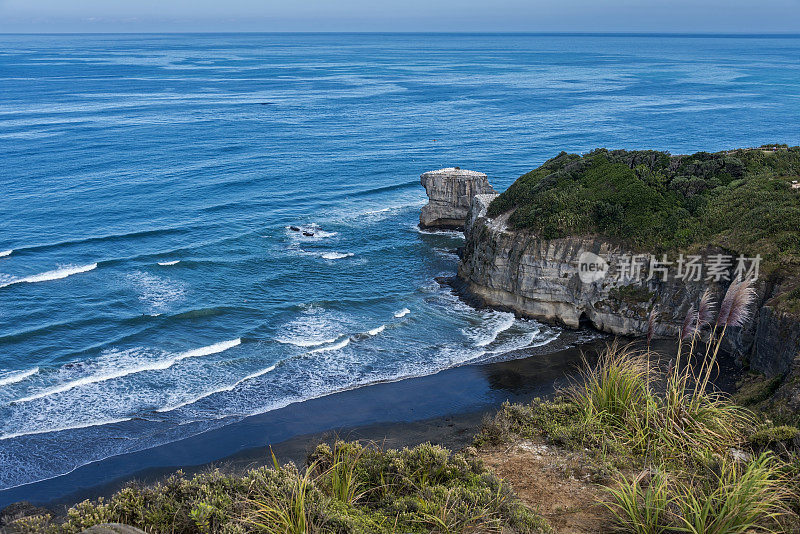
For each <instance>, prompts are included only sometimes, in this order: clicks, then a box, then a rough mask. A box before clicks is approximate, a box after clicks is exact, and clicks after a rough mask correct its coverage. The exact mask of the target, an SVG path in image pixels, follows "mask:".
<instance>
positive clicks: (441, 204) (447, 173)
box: [419, 167, 494, 230]
mask: <svg viewBox="0 0 800 534" xmlns="http://www.w3.org/2000/svg"><path fill="white" fill-rule="evenodd" d="M420 178H421V183H422V186H423V187H425V192H426V193H427V194H428V198H429V199H430V200H429V202H428V204H427V205H426V206H424V207H423V208H422V212H421V213H420V216H419V224H420V226H421V227H422V228H446V229H458V230H460V229H463V228H464V223H465V221H466V219H467V213H468V212H469V208H470V203H471V202H472V197H474V196H475V195H478V194H483V193H494V189H492V186H491V185H489V181H488V180H487V179H486V175H485V174H484V173H482V172H475V171H468V170H465V169H459V168H458V167H450V168H447V169H439V170H438V171H430V172H426V173H424V174H423V175H422V176H421V177H420Z"/></svg>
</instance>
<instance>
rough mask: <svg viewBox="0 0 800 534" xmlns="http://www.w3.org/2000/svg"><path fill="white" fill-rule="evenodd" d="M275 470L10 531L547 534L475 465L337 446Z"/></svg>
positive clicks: (193, 481)
mask: <svg viewBox="0 0 800 534" xmlns="http://www.w3.org/2000/svg"><path fill="white" fill-rule="evenodd" d="M272 460H273V462H272V465H271V466H266V467H261V468H258V469H253V470H251V471H249V472H248V473H246V474H245V475H244V476H236V475H226V474H222V473H220V472H219V471H213V472H210V473H205V474H201V475H197V476H194V477H191V478H187V477H184V476H183V475H182V474H181V473H177V474H175V475H173V476H172V477H170V478H169V479H167V480H166V481H164V482H163V483H160V484H157V485H155V486H153V487H140V486H136V485H131V486H129V487H127V488H125V489H123V490H121V491H120V492H118V493H116V494H115V495H113V496H112V497H111V498H110V499H108V500H104V499H98V500H95V501H85V502H82V503H80V504H78V505H76V506H74V507H73V508H71V509H70V510H69V511H68V513H67V517H66V518H65V519H58V520H54V519H53V518H52V517H50V516H48V515H39V516H34V517H28V518H24V519H20V520H18V521H17V522H16V523H14V524H13V526H12V528H14V529H16V530H14V531H15V532H31V533H34V532H35V533H40V532H46V533H53V534H55V533H58V534H61V533H64V534H72V533H79V532H82V531H83V530H84V529H86V528H89V527H91V526H93V525H99V524H103V523H115V522H119V523H125V524H128V525H132V526H136V527H138V528H141V529H142V530H144V531H145V532H153V533H164V534H167V533H169V534H173V533H175V534H179V533H197V534H210V533H215V534H216V533H228V534H236V533H245V532H263V533H274V534H278V533H280V534H301V533H303V534H304V533H311V532H313V533H381V532H386V533H395V532H397V533H410V532H420V533H422V532H448V533H449V532H508V533H530V534H535V533H545V532H549V531H550V529H549V527H548V526H547V523H546V522H545V521H544V520H543V519H542V518H541V517H540V516H539V515H537V514H536V513H535V512H533V511H532V510H530V509H529V508H527V507H525V506H524V505H523V504H522V503H521V502H520V501H519V499H518V498H517V497H516V496H515V495H514V493H513V492H512V490H511V488H510V487H509V486H508V485H507V484H506V483H504V482H503V481H501V480H500V479H498V478H497V477H496V476H494V475H493V474H492V473H491V472H490V471H488V470H487V469H486V468H485V467H484V466H483V465H482V464H481V462H480V461H479V460H478V459H476V458H475V457H474V455H469V454H458V453H452V452H451V451H448V450H447V449H444V448H441V447H436V446H432V445H429V444H423V445H419V446H416V447H413V448H407V449H403V450H381V449H380V448H378V447H377V446H374V445H369V444H367V445H365V444H360V443H350V442H341V441H340V442H336V443H335V444H333V446H332V447H331V446H330V445H327V444H322V445H320V446H318V447H317V449H316V450H315V451H314V452H313V453H312V454H311V455H310V456H309V459H308V465H306V466H305V467H304V468H303V469H302V470H298V468H296V467H295V466H294V464H287V465H283V466H281V465H280V464H279V462H278V460H277V459H275V457H274V456H273V458H272Z"/></svg>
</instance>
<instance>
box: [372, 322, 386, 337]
mask: <svg viewBox="0 0 800 534" xmlns="http://www.w3.org/2000/svg"><path fill="white" fill-rule="evenodd" d="M384 330H386V325H385V324H382V325H380V326H379V327H378V328H373V329H372V330H368V331H367V334H369V335H371V336H377V335H378V334H380V333H381V332H383V331H384Z"/></svg>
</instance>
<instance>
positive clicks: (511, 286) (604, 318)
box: [458, 194, 800, 375]
mask: <svg viewBox="0 0 800 534" xmlns="http://www.w3.org/2000/svg"><path fill="white" fill-rule="evenodd" d="M496 196H497V195H487V194H479V195H476V196H475V197H474V199H473V201H472V205H471V211H470V214H469V217H468V220H467V224H466V228H465V235H466V243H465V247H464V251H463V255H462V259H461V262H460V264H459V268H458V276H459V278H460V279H461V280H462V281H463V282H464V284H465V286H466V290H467V291H468V292H469V293H470V294H471V296H473V297H477V298H479V299H481V300H482V301H483V302H484V303H485V304H486V305H489V306H493V307H500V308H504V309H508V310H511V311H514V312H516V313H518V314H520V315H523V316H528V317H532V318H536V319H540V320H545V321H550V322H556V323H560V324H563V325H566V326H568V327H573V328H575V327H578V326H579V325H580V324H581V323H582V322H585V323H587V324H591V325H592V326H594V327H595V328H597V329H598V330H601V331H604V332H610V333H613V334H621V335H632V336H639V335H645V334H646V333H647V319H648V314H649V312H650V310H651V309H655V311H656V313H657V317H658V320H657V326H656V330H655V333H656V335H658V336H676V335H677V332H678V330H679V328H680V325H681V323H682V321H683V319H684V317H685V315H686V313H687V311H688V309H689V307H690V306H691V305H692V304H696V303H697V302H698V300H699V299H700V296H701V295H702V293H703V291H704V290H705V288H706V287H709V282H707V281H699V282H687V281H684V280H676V279H669V278H668V279H667V280H666V281H663V280H661V279H660V278H654V279H652V280H645V279H644V277H643V278H640V279H638V280H619V279H617V278H615V277H613V276H605V277H602V278H600V279H598V280H594V281H591V282H588V283H586V282H583V281H581V277H580V276H579V263H580V258H581V255H582V254H583V253H586V252H591V253H593V254H596V255H597V256H599V257H602V258H605V259H606V261H607V262H608V272H609V273H610V272H614V271H615V269H617V268H618V267H619V265H620V263H621V262H622V261H624V259H625V258H627V257H630V256H632V255H633V254H635V251H633V250H630V249H628V248H626V247H625V246H624V245H622V244H617V243H613V242H611V241H610V240H608V239H606V238H603V237H598V236H583V237H565V238H559V239H551V240H544V239H540V238H538V237H537V236H536V235H534V234H533V233H531V232H529V231H526V230H516V229H515V230H512V229H510V228H509V227H508V225H507V219H508V217H509V215H510V213H505V214H503V215H500V216H498V217H497V218H489V217H487V215H486V212H487V208H488V205H489V203H490V202H491V201H492V200H493V199H494V198H495V197H496ZM715 252H719V251H714V250H707V251H704V254H706V255H708V254H711V253H715ZM710 287H711V288H712V289H713V291H714V292H715V296H716V297H717V301H718V302H719V301H720V300H721V298H722V296H723V294H724V292H725V290H726V289H727V282H724V281H722V282H720V283H713V284H711V285H710ZM757 290H758V295H759V301H758V303H757V304H756V306H755V307H754V309H756V310H757V311H756V313H755V315H754V316H753V318H752V319H751V321H750V322H749V323H748V324H747V325H746V326H745V327H744V328H742V329H741V331H738V332H730V333H729V334H728V335H727V336H726V340H727V344H728V346H727V348H728V349H729V350H731V351H733V352H734V353H735V354H737V355H738V356H739V358H740V359H741V360H744V361H749V363H750V365H751V367H752V368H753V369H755V370H757V371H761V372H764V373H766V374H769V375H776V374H783V373H786V372H787V371H788V370H789V369H790V367H791V366H792V362H793V360H794V358H795V357H796V355H797V354H798V352H799V351H800V325H798V323H797V321H796V320H794V319H792V318H790V317H788V316H786V315H785V314H782V313H779V312H777V311H776V309H775V308H773V307H772V306H770V305H769V301H770V299H771V298H773V297H774V296H775V295H776V294H779V293H780V290H781V288H780V284H779V282H776V281H774V280H769V279H767V280H760V281H759V282H758V283H757Z"/></svg>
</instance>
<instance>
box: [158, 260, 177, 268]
mask: <svg viewBox="0 0 800 534" xmlns="http://www.w3.org/2000/svg"><path fill="white" fill-rule="evenodd" d="M180 262H181V260H173V261H160V262H158V264H159V265H163V266H165V267H166V266H167V265H177V264H178V263H180Z"/></svg>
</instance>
